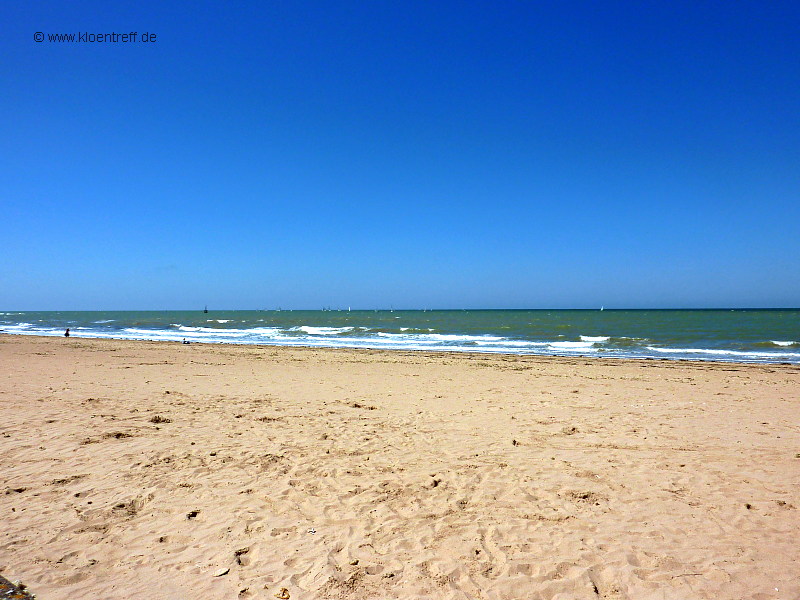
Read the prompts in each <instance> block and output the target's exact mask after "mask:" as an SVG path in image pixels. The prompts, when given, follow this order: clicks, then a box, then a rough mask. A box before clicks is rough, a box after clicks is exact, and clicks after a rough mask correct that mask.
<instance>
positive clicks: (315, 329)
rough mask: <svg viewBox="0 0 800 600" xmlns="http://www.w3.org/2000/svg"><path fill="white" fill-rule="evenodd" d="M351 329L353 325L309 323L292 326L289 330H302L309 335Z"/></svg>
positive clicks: (327, 333) (333, 333) (332, 333)
mask: <svg viewBox="0 0 800 600" xmlns="http://www.w3.org/2000/svg"><path fill="white" fill-rule="evenodd" d="M353 329H354V328H353V327H311V326H310V325H301V326H300V327H292V328H291V329H290V331H303V332H305V333H307V334H309V335H336V334H337V333H346V332H348V331H353Z"/></svg>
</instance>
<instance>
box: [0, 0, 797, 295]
mask: <svg viewBox="0 0 800 600" xmlns="http://www.w3.org/2000/svg"><path fill="white" fill-rule="evenodd" d="M126 4H127V6H125V5H126ZM132 31H135V32H137V33H138V34H139V35H140V36H141V34H143V33H144V32H148V33H155V34H156V36H157V37H156V41H155V42H151V43H141V42H137V43H116V44H114V43H58V42H49V41H47V40H45V41H44V42H41V43H37V42H36V41H34V34H35V33H36V32H42V33H43V34H44V35H45V36H47V35H48V34H53V33H72V32H91V33H110V32H117V33H124V32H132ZM0 36H1V37H0V49H1V50H2V60H0V89H1V90H2V91H1V92H0V115H2V118H0V215H2V225H1V226H0V231H1V232H2V238H0V239H1V241H0V248H2V252H1V254H2V261H0V310H2V309H23V310H24V309H28V310H34V309H42V310H48V309H52V310H58V309H164V308H176V309H177V308H196V307H198V306H202V305H204V304H208V305H209V306H213V307H214V308H272V307H276V306H282V307H285V308H286V307H295V308H319V307H321V306H334V307H335V306H348V305H349V306H352V307H353V308H354V309H355V308H357V307H358V308H373V307H383V306H389V305H390V304H391V305H394V306H395V307H396V308H397V307H407V308H422V307H429V308H431V307H433V308H445V307H456V308H462V307H464V308H491V307H497V308H524V307H531V308H550V307H557V308H558V307H562V308H569V307H578V308H580V307H597V306H600V305H605V306H606V307H714V306H726V307H728V306H731V307H735V306H764V307H780V306H784V307H787V306H798V305H800V3H798V2H797V1H796V0H795V1H792V2H778V1H776V2H723V1H720V2H672V1H670V2H663V1H659V2H607V3H603V2H560V1H558V2H523V1H518V2H497V1H492V2H489V1H487V2H429V1H421V2H408V1H403V2H373V1H369V2H364V1H360V2H335V1H326V2H291V1H287V2H284V1H281V2H277V1H274V2H241V3H240V2H219V3H211V2H187V3H179V2H160V1H159V2H147V1H137V2H129V3H115V2H83V1H78V0H68V1H63V2H45V1H38V0H37V1H35V2H31V1H28V0H26V1H24V2H17V1H11V2H8V1H6V2H3V3H2V4H0Z"/></svg>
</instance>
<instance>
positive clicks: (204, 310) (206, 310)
mask: <svg viewBox="0 0 800 600" xmlns="http://www.w3.org/2000/svg"><path fill="white" fill-rule="evenodd" d="M203 312H204V313H207V312H208V305H206V307H205V308H204V309H203Z"/></svg>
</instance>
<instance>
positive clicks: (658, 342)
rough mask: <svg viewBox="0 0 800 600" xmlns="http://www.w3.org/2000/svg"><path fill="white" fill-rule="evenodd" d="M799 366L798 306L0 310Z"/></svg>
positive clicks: (26, 316) (48, 329)
mask: <svg viewBox="0 0 800 600" xmlns="http://www.w3.org/2000/svg"><path fill="white" fill-rule="evenodd" d="M67 327H69V328H70V329H71V333H72V335H73V336H77V337H82V336H83V337H110V338H123V339H150V340H171V341H181V340H183V339H186V340H188V341H192V342H209V343H211V342H213V343H233V344H267V345H292V346H320V347H356V348H386V349H402V350H425V351H429V350H447V351H462V352H491V353H513V354H556V355H567V356H577V355H583V356H606V357H621V358H625V357H650V358H672V359H693V360H720V361H746V362H791V363H800V310H741V309H736V310H604V311H601V310H458V311H447V310H442V311H439V310H437V311H400V310H398V311H352V312H349V311H285V310H284V311H224V310H223V311H218V310H210V311H209V312H208V313H204V312H203V311H201V310H200V311H197V310H195V311H163V312H159V311H148V312H135V311H124V312H0V330H2V332H3V333H8V334H32V335H63V333H64V330H65V329H66V328H67Z"/></svg>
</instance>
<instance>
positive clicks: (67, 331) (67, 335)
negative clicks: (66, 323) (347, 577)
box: [64, 327, 69, 337]
mask: <svg viewBox="0 0 800 600" xmlns="http://www.w3.org/2000/svg"><path fill="white" fill-rule="evenodd" d="M64 337H69V327H67V330H66V331H65V332H64Z"/></svg>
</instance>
